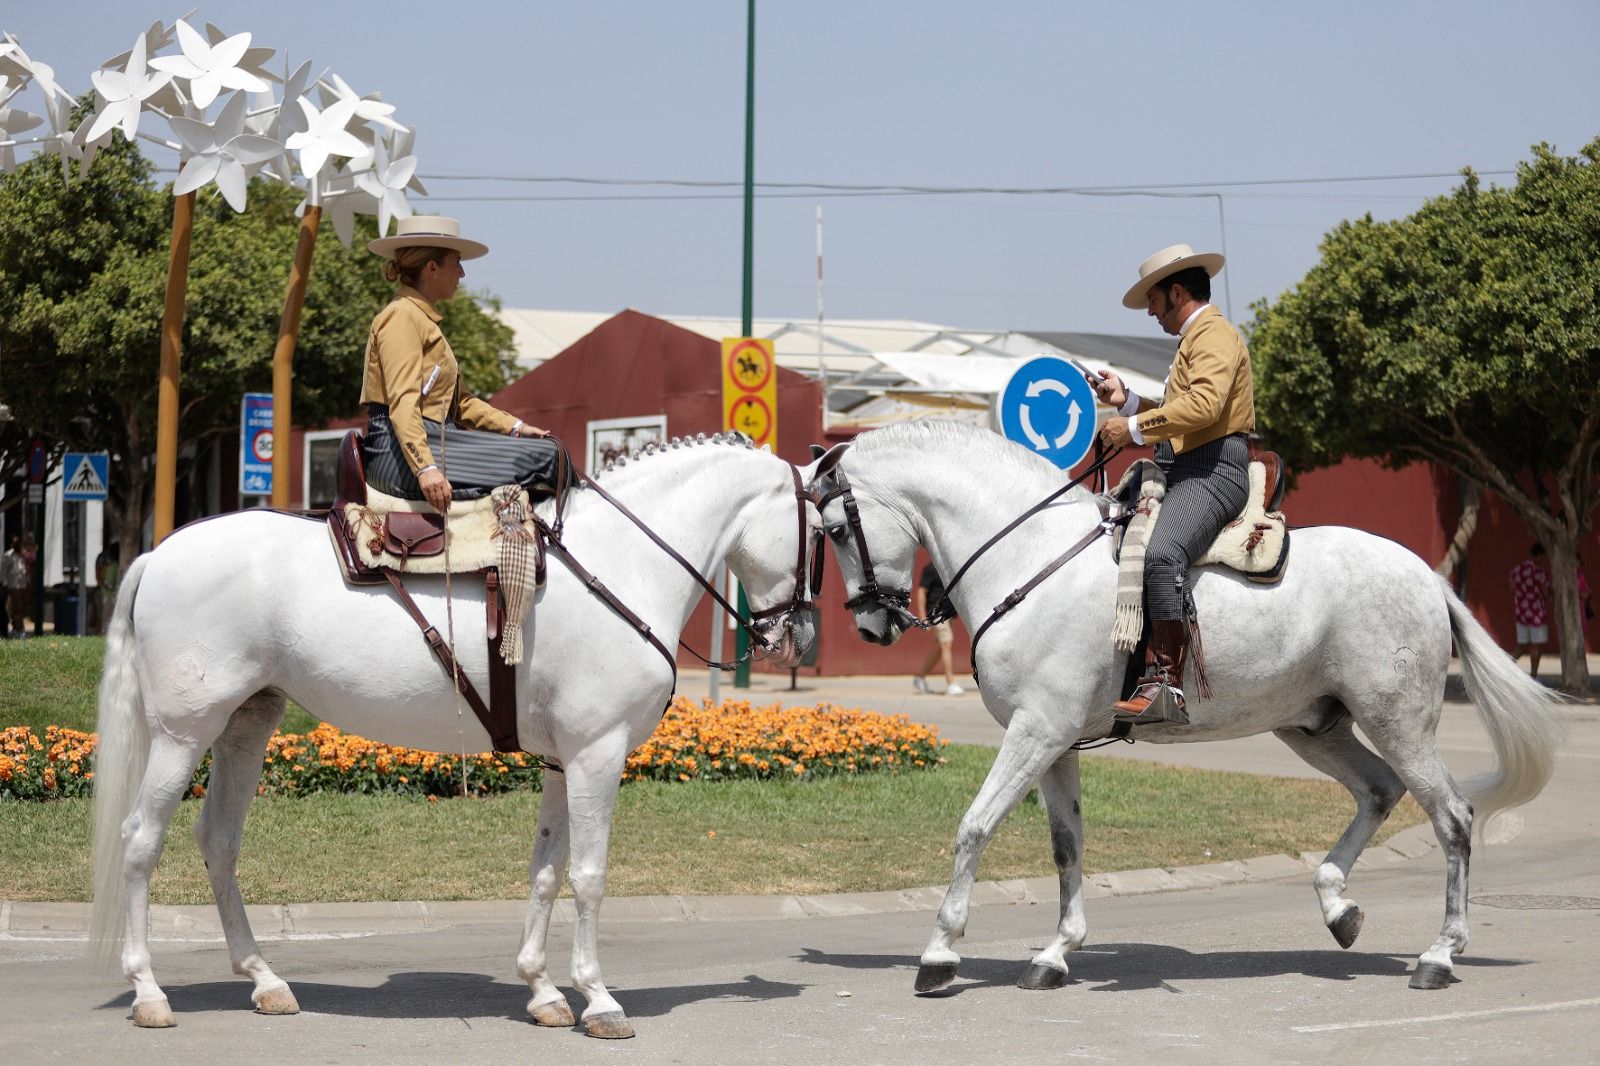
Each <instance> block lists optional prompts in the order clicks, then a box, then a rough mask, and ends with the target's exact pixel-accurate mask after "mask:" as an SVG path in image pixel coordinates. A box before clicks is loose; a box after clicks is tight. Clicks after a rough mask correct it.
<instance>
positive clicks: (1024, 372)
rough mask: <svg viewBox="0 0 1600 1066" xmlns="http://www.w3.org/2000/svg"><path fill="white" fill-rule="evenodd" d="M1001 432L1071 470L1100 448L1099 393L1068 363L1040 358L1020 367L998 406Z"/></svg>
mask: <svg viewBox="0 0 1600 1066" xmlns="http://www.w3.org/2000/svg"><path fill="white" fill-rule="evenodd" d="M995 415H996V420H997V421H998V422H999V423H1000V432H1001V434H1003V435H1004V436H1005V437H1006V438H1007V439H1008V440H1014V441H1016V442H1017V443H1018V444H1020V445H1022V446H1023V447H1024V448H1027V449H1028V450H1030V451H1032V452H1036V453H1037V454H1039V455H1042V456H1044V457H1045V458H1046V459H1048V460H1050V461H1051V462H1052V463H1054V464H1056V465H1057V466H1059V467H1060V468H1061V469H1063V470H1068V469H1071V468H1072V467H1073V466H1074V465H1076V464H1077V463H1078V462H1079V461H1081V460H1082V459H1083V457H1084V456H1085V455H1088V454H1089V448H1090V447H1091V446H1092V445H1093V444H1094V421H1095V414H1094V391H1093V390H1092V389H1090V388H1089V383H1088V382H1087V381H1085V380H1083V374H1082V373H1081V372H1080V371H1079V370H1078V369H1077V368H1076V367H1074V366H1073V365H1072V364H1071V363H1069V362H1067V361H1066V360H1065V359H1057V358H1055V357H1054V356H1040V357H1038V358H1037V359H1030V360H1028V361H1027V362H1026V363H1023V364H1022V365H1021V366H1020V367H1018V368H1017V371H1016V373H1014V374H1012V375H1011V380H1010V381H1008V382H1007V383H1006V387H1005V388H1004V389H1003V390H1002V391H1001V393H1000V400H999V403H998V404H996V407H995Z"/></svg>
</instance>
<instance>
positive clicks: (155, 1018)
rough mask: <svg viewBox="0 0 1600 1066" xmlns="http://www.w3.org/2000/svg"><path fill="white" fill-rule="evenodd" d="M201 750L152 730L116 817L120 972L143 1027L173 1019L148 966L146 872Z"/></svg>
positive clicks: (164, 1024)
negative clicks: (124, 808)
mask: <svg viewBox="0 0 1600 1066" xmlns="http://www.w3.org/2000/svg"><path fill="white" fill-rule="evenodd" d="M204 750H205V749H204V745H202V744H200V743H199V742H197V741H196V740H194V739H193V738H188V739H185V740H179V739H176V738H174V737H173V736H172V735H171V734H170V733H166V732H159V731H155V732H153V733H152V735H151V738H150V761H149V763H148V765H147V766H146V767H145V773H144V780H143V781H141V782H140V785H139V796H138V799H137V800H136V801H135V802H134V805H133V810H132V811H130V812H129V814H128V817H127V818H126V819H124V820H123V823H122V877H123V881H124V882H125V883H126V885H127V896H126V897H125V902H124V906H125V908H126V909H125V911H124V912H123V913H124V917H125V921H126V923H127V929H126V933H125V934H124V939H123V942H122V973H123V975H124V976H125V977H127V978H128V980H129V981H131V982H133V1024H134V1025H137V1026H139V1027H141V1028H145V1029H165V1028H169V1027H171V1026H174V1025H177V1024H178V1023H177V1020H176V1019H175V1018H173V1016H172V1007H171V1005H170V1004H168V1002H167V994H166V993H165V992H163V991H161V986H160V985H158V984H156V979H155V974H154V973H153V972H152V971H151V969H150V943H149V937H150V876H151V875H152V874H153V873H154V872H155V868H156V862H157V861H158V860H159V859H160V858H161V850H162V848H163V847H164V846H165V845H166V840H167V826H168V825H170V824H171V823H172V815H173V814H174V812H176V811H177V809H178V803H179V801H180V800H182V799H183V796H184V793H186V792H188V791H189V781H190V778H192V777H193V776H194V768H195V767H196V766H197V765H199V762H200V756H201V753H202V752H203V751H204Z"/></svg>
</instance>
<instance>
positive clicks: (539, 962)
mask: <svg viewBox="0 0 1600 1066" xmlns="http://www.w3.org/2000/svg"><path fill="white" fill-rule="evenodd" d="M567 848H568V840H567V777H566V775H565V774H563V773H561V772H559V771H556V770H546V771H545V773H544V794H543V795H542V796H541V797H540V799H539V828H538V835H537V836H536V837H535V838H534V841H533V858H532V860H531V861H530V862H529V864H528V880H529V881H530V882H531V883H532V886H533V891H532V895H531V897H530V899H529V901H528V918H527V921H525V922H524V923H523V926H522V950H521V951H519V952H517V974H518V976H520V977H521V978H522V979H523V980H524V981H526V982H528V988H529V989H531V990H532V992H533V995H532V996H531V997H530V998H529V1000H528V1014H529V1015H530V1016H532V1018H533V1020H534V1021H535V1022H537V1023H538V1024H539V1025H559V1026H572V1025H576V1024H577V1019H576V1018H574V1017H573V1015H572V1007H570V1006H569V1005H568V1004H567V997H566V996H564V995H562V994H561V990H560V989H559V988H557V987H556V984H555V982H554V981H552V980H550V974H549V972H548V971H547V969H546V965H545V939H546V937H547V936H548V935H549V932H550V914H551V912H552V911H553V910H554V909H555V902H556V895H557V894H558V893H559V892H560V891H561V881H562V878H563V876H564V875H565V874H566V870H567Z"/></svg>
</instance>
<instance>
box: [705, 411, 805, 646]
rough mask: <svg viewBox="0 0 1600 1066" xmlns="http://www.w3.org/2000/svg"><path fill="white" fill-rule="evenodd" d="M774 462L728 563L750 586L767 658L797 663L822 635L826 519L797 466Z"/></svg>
mask: <svg viewBox="0 0 1600 1066" xmlns="http://www.w3.org/2000/svg"><path fill="white" fill-rule="evenodd" d="M745 443H746V444H747V446H748V442H745ZM757 454H761V455H764V456H765V455H767V454H768V453H766V452H764V451H763V452H758V453H757ZM772 460H773V461H772V462H771V463H770V464H764V465H763V469H764V470H770V471H771V473H772V476H771V477H770V478H768V477H766V476H763V477H762V479H761V490H760V492H759V495H758V496H757V497H756V499H755V500H754V501H753V502H752V506H751V507H749V508H748V509H747V513H748V514H749V515H750V517H749V520H748V521H747V522H746V523H745V525H744V527H743V530H742V531H741V533H740V534H739V536H738V537H737V538H736V539H735V540H734V543H733V546H732V547H731V548H730V550H729V552H728V566H729V568H730V569H731V570H732V571H733V572H734V575H735V576H737V577H738V579H739V582H740V584H741V585H743V587H744V591H745V596H746V598H747V599H748V601H749V604H750V627H751V629H753V630H754V631H755V632H756V633H757V634H758V635H759V637H760V640H762V641H765V642H766V645H767V648H766V654H765V657H766V659H768V660H769V661H771V662H772V663H773V664H774V665H776V666H780V667H793V666H797V665H799V663H800V659H801V657H802V656H804V655H805V653H806V652H807V651H808V650H809V649H810V648H811V643H812V641H814V640H815V639H816V615H815V613H814V611H813V606H814V603H815V599H816V595H817V592H818V591H819V589H820V586H821V579H822V559H823V554H822V552H823V548H822V518H821V514H820V512H819V511H818V509H817V505H816V501H815V499H814V498H813V497H812V495H811V494H810V493H809V492H808V491H807V490H806V488H805V485H804V481H803V479H802V477H801V475H800V473H799V472H798V471H797V470H796V469H795V467H793V466H791V465H790V464H789V463H787V462H783V461H782V460H778V459H776V458H775V457H772ZM780 471H781V472H780Z"/></svg>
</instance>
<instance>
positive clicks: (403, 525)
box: [328, 430, 524, 752]
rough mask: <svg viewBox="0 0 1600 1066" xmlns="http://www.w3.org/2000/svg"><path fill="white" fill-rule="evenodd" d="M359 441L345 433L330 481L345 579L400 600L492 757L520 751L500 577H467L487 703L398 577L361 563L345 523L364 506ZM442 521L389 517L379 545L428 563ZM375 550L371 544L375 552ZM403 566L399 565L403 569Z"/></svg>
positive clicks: (332, 533)
mask: <svg viewBox="0 0 1600 1066" xmlns="http://www.w3.org/2000/svg"><path fill="white" fill-rule="evenodd" d="M362 441H363V436H362V434H361V433H359V432H357V431H356V430H351V431H350V432H349V433H346V434H345V436H344V440H343V441H341V442H340V444H339V460H338V467H337V473H336V477H335V488H336V492H337V497H336V498H335V500H334V503H333V507H332V508H331V509H330V510H329V511H328V534H329V537H330V538H331V539H332V541H333V550H334V554H335V555H337V556H338V558H339V563H340V565H341V567H342V568H343V569H344V577H345V580H346V581H348V582H349V583H350V584H352V585H378V584H383V583H385V582H387V583H388V584H389V585H390V586H391V587H393V589H394V590H395V593H396V594H397V595H398V596H399V597H400V602H401V604H402V606H404V607H405V608H406V610H407V611H408V612H409V613H410V615H411V617H412V620H413V621H415V622H416V623H417V626H418V627H419V628H420V629H421V630H422V635H423V637H424V639H426V640H427V642H428V646H429V647H430V648H432V649H433V653H434V654H435V655H436V656H438V658H439V661H440V662H441V663H442V664H444V668H445V672H446V673H447V674H450V675H452V676H455V677H457V678H458V679H459V682H460V685H459V687H460V691H461V695H462V696H463V697H464V698H465V699H466V701H467V703H468V705H470V706H471V707H472V710H473V713H474V714H476V715H477V716H478V720H479V721H480V722H481V723H482V724H483V727H484V728H485V729H486V730H487V731H488V733H489V737H490V740H491V741H492V742H493V744H494V750H495V751H497V752H512V751H522V750H524V749H523V748H522V746H521V745H520V744H518V742H517V703H516V684H517V674H516V667H514V666H510V665H508V664H507V663H506V662H505V658H504V656H503V655H502V654H501V652H502V647H501V644H502V641H503V639H504V636H505V634H504V624H503V620H504V618H505V602H504V600H503V598H502V596H501V594H500V572H499V569H498V568H497V567H493V566H490V567H485V568H483V569H481V570H474V571H471V573H475V574H480V575H482V576H483V579H484V591H485V596H484V600H485V603H486V610H487V619H486V621H487V633H488V641H489V701H488V703H487V704H485V703H484V701H483V698H482V697H481V696H480V695H479V694H478V691H477V689H476V688H475V687H474V686H473V684H472V681H471V679H469V678H468V677H467V675H466V673H465V672H460V671H457V670H456V668H455V662H454V657H453V656H452V655H451V653H450V646H449V644H448V643H446V642H445V640H444V638H443V637H442V636H440V635H439V631H438V629H437V628H435V627H434V626H433V625H432V623H430V622H429V621H428V620H427V618H426V617H424V616H423V614H422V612H421V611H420V610H418V609H417V605H416V602H415V601H413V600H412V598H411V594H410V593H408V592H407V591H406V589H405V586H404V585H403V584H402V583H401V581H400V573H399V572H398V571H396V570H394V569H392V568H390V567H375V566H368V565H366V564H365V563H364V562H362V560H361V553H360V551H359V550H358V549H357V546H356V543H355V539H354V535H353V534H352V532H351V530H350V526H349V524H348V523H347V522H346V520H345V505H346V504H352V503H354V504H362V505H365V504H366V502H367V478H366V469H365V463H364V462H363V461H362V458H361V445H362ZM444 542H445V521H444V516H443V515H440V514H423V513H417V512H400V511H395V512H391V513H390V514H388V515H387V516H386V517H385V520H384V522H383V528H382V545H381V547H382V548H383V550H384V551H385V552H387V553H388V554H390V555H397V556H399V557H400V558H401V559H402V561H408V560H410V559H413V558H427V557H429V556H434V555H440V554H443V552H444ZM377 547H378V546H377V545H374V549H376V548H377ZM402 565H403V564H402Z"/></svg>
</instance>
